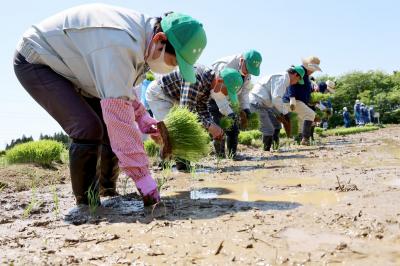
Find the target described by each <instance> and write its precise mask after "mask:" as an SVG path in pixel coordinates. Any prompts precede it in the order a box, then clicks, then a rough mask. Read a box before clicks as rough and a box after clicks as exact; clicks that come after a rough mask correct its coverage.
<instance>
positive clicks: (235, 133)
mask: <svg viewBox="0 0 400 266" xmlns="http://www.w3.org/2000/svg"><path fill="white" fill-rule="evenodd" d="M225 133H226V147H227V148H228V156H229V158H232V159H235V158H236V152H237V146H238V143H239V125H238V122H237V121H236V120H235V123H234V124H233V126H232V128H231V130H229V131H226V132H225Z"/></svg>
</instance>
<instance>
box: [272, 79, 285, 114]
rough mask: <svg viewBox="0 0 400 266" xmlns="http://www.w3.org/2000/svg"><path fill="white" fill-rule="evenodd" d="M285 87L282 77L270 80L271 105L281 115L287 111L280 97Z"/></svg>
mask: <svg viewBox="0 0 400 266" xmlns="http://www.w3.org/2000/svg"><path fill="white" fill-rule="evenodd" d="M286 89H287V88H286V85H285V82H284V80H283V79H282V78H279V79H275V80H273V81H271V97H272V105H273V106H274V107H275V108H276V109H277V110H278V111H279V112H280V113H282V114H283V115H286V114H287V113H288V112H289V111H288V109H287V107H286V105H285V104H284V102H283V99H282V98H283V95H284V94H285V92H286Z"/></svg>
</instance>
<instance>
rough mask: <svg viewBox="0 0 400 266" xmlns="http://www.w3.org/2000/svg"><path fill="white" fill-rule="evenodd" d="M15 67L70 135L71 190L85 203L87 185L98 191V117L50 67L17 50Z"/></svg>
mask: <svg viewBox="0 0 400 266" xmlns="http://www.w3.org/2000/svg"><path fill="white" fill-rule="evenodd" d="M14 71H15V74H16V76H17V78H18V80H19V81H20V83H21V84H22V86H23V87H24V88H25V89H26V91H27V92H28V93H29V94H30V95H31V96H32V98H34V99H35V101H36V102H37V103H39V104H40V105H41V106H42V107H43V108H44V109H45V110H46V111H47V112H48V113H49V114H50V115H51V116H52V117H53V118H54V119H55V120H56V121H57V122H58V123H59V124H60V125H61V127H62V128H63V129H64V131H65V132H66V133H67V134H68V135H69V137H70V138H72V143H71V146H70V149H69V156H70V157H69V165H70V174H71V182H72V190H73V192H74V195H75V198H76V202H77V204H80V203H83V204H88V191H89V189H91V190H92V191H93V192H94V194H95V195H98V193H97V192H98V178H97V173H96V166H97V162H98V157H99V152H100V143H101V140H102V138H103V132H104V128H103V126H102V123H101V119H100V118H99V117H98V115H97V114H96V113H95V112H94V111H93V109H92V108H91V107H90V106H89V105H88V104H87V103H86V101H85V100H84V99H83V98H82V96H81V95H80V94H79V93H78V92H76V90H75V89H74V86H73V84H72V83H71V82H70V81H69V80H67V79H65V78H64V77H62V76H60V75H59V74H57V73H56V72H54V71H53V70H52V69H51V68H50V67H48V66H45V65H38V64H30V63H28V62H27V61H26V60H25V58H24V57H23V56H22V55H21V54H19V53H17V54H16V55H15V58H14ZM96 200H99V198H98V197H97V199H96ZM98 202H99V201H98Z"/></svg>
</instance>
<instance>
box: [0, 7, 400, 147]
mask: <svg viewBox="0 0 400 266" xmlns="http://www.w3.org/2000/svg"><path fill="white" fill-rule="evenodd" d="M91 2H99V1H80V0H69V1H65V0H64V1H61V0H47V1H44V0H36V1H17V0H14V1H7V2H4V3H2V8H1V10H0V25H2V30H1V33H2V35H3V36H2V38H1V42H0V51H1V52H0V71H1V75H0V84H1V92H2V93H1V97H0V149H2V148H4V146H5V144H6V143H8V142H10V141H11V139H13V138H18V137H20V136H22V134H25V135H27V136H30V135H33V137H34V138H38V136H39V134H40V133H41V132H42V133H45V134H52V133H53V132H57V131H60V130H61V128H60V127H59V125H58V124H57V123H56V122H55V121H54V120H53V119H52V118H51V117H50V116H49V115H48V114H47V113H46V112H45V111H44V110H42V109H41V107H40V106H39V105H38V104H37V103H36V102H35V101H34V100H33V99H31V98H30V96H29V95H28V94H27V93H26V92H25V90H24V89H23V88H22V87H21V85H20V84H19V82H18V81H17V79H16V77H15V75H14V72H13V68H12V57H13V53H14V50H15V46H16V43H17V42H18V39H19V38H20V36H21V34H22V33H23V32H24V31H25V30H26V29H27V28H28V27H29V26H30V25H32V24H34V23H36V22H39V21H41V20H42V19H44V18H46V17H48V16H50V15H52V14H54V13H56V12H58V11H61V10H63V9H65V8H69V7H72V6H75V5H80V4H84V3H91ZM102 2H103V3H108V4H113V5H119V6H124V7H127V8H131V9H135V10H137V11H141V12H143V13H145V14H149V15H153V16H156V15H160V14H162V13H164V12H166V11H179V12H182V13H186V14H189V15H191V16H193V17H195V18H197V19H198V20H200V21H202V22H203V24H204V27H205V29H206V32H207V36H208V45H207V47H206V49H205V51H204V53H203V55H202V56H201V58H200V63H203V64H206V65H207V64H210V63H212V62H213V61H214V60H216V59H218V58H220V57H223V56H227V55H231V54H236V53H240V52H243V51H245V50H247V49H251V48H253V49H257V50H259V51H260V52H261V53H262V55H263V59H264V60H263V63H262V66H261V75H267V74H271V73H275V72H281V71H284V70H285V69H286V68H287V67H288V66H289V65H291V64H299V63H300V59H301V58H302V57H305V56H309V55H317V56H319V57H320V59H321V67H322V69H323V71H324V74H329V75H340V74H343V73H346V72H349V71H352V70H362V71H367V70H371V69H374V70H376V69H379V70H383V71H386V72H391V71H393V70H398V69H400V67H399V63H400V52H399V50H398V49H399V48H398V47H399V43H400V30H399V26H400V18H399V17H400V16H399V14H398V11H399V10H400V1H395V0H381V1H372V0H364V1H362V0H352V1H350V0H324V1H316V0H310V1H308V0H303V1H294V0H280V1H266V0H247V1H232V0H230V1H228V0H213V1H211V0H201V1H194V0H168V1H165V0H156V1H150V0H146V1H136V0H131V1H102Z"/></svg>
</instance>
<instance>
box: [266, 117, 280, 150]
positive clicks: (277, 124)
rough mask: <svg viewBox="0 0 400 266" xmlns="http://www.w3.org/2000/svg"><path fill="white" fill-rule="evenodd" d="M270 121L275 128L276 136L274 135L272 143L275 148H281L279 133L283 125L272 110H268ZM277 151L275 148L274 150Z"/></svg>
mask: <svg viewBox="0 0 400 266" xmlns="http://www.w3.org/2000/svg"><path fill="white" fill-rule="evenodd" d="M268 115H269V119H270V120H271V123H272V125H273V127H274V134H273V135H272V143H273V146H274V147H279V133H280V131H281V128H282V125H281V123H280V122H279V121H278V120H277V119H276V116H275V112H274V110H272V109H268ZM274 149H275V148H274Z"/></svg>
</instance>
